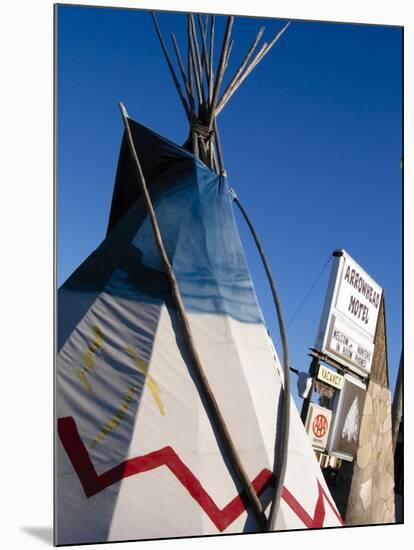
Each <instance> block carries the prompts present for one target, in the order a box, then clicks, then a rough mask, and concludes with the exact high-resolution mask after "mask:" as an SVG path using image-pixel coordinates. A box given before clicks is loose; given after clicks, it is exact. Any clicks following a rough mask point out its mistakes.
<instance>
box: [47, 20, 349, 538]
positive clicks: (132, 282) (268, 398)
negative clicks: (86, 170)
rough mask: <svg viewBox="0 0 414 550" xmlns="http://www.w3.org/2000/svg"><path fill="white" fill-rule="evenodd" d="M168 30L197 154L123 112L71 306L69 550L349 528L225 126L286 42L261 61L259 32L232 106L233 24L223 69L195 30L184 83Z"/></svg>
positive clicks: (61, 304)
mask: <svg viewBox="0 0 414 550" xmlns="http://www.w3.org/2000/svg"><path fill="white" fill-rule="evenodd" d="M153 19H154V23H155V29H156V32H157V34H158V37H159V40H160V44H161V47H162V50H163V52H164V56H165V59H166V61H167V65H168V67H169V70H170V72H171V75H172V77H173V80H174V83H175V86H176V88H177V91H178V93H179V97H180V100H181V102H182V105H183V107H184V111H185V114H186V116H187V118H188V121H189V127H190V131H189V137H188V140H187V141H186V143H185V144H184V145H183V146H179V145H176V144H174V143H172V142H171V141H169V140H168V139H166V138H164V137H162V136H160V135H158V134H156V133H155V132H154V131H152V130H150V129H148V128H145V127H144V126H142V125H141V124H139V123H138V122H136V121H134V120H132V119H131V118H130V117H129V116H128V114H127V112H126V109H125V108H124V107H123V106H122V105H121V112H122V119H123V122H124V125H125V132H124V137H123V141H122V145H121V151H120V156H119V161H118V169H117V175H116V181H115V186H114V192H113V199H112V205H111V210H110V216H109V223H108V232H107V235H106V238H105V239H104V241H103V242H102V243H101V245H100V246H99V247H98V248H97V249H96V250H95V251H94V252H93V253H92V254H91V255H90V256H89V257H88V258H87V259H86V260H85V261H84V262H83V263H82V264H81V265H80V267H79V268H78V269H77V270H76V271H75V272H74V273H73V274H72V275H71V276H70V277H69V279H68V280H67V281H66V282H65V283H64V284H63V285H62V287H61V288H60V289H59V293H58V320H57V322H58V327H57V328H58V331H57V333H58V355H57V362H56V420H57V437H56V453H55V456H56V500H55V502H56V522H55V526H56V531H55V534H56V542H57V543H58V544H76V543H78V544H79V543H92V542H102V541H121V540H131V539H149V538H162V537H180V536H197V535H208V534H217V533H242V532H259V531H265V530H272V531H275V530H276V531H277V530H286V529H302V528H310V527H313V528H315V527H325V526H339V525H341V524H342V522H341V518H340V516H339V514H338V511H337V509H336V506H335V504H334V503H333V500H332V497H331V496H330V494H329V490H328V488H327V486H326V484H325V481H324V478H323V476H322V473H321V471H320V468H319V466H318V464H317V461H316V458H315V456H314V452H313V450H312V447H311V445H310V442H309V440H308V436H307V434H306V433H305V430H304V428H303V425H302V423H301V420H300V418H299V415H298V413H297V411H296V408H295V407H294V405H293V404H292V406H290V393H289V379H288V377H289V375H288V371H287V346H286V339H285V335H284V332H283V329H282V337H283V342H284V345H283V349H284V361H283V364H284V368H282V367H281V365H280V362H279V359H278V356H277V354H276V351H275V349H274V346H273V344H272V342H271V339H270V337H269V335H268V332H267V330H266V327H265V323H264V320H263V315H262V312H261V310H260V307H259V305H258V302H257V298H256V294H255V290H254V286H253V283H252V280H251V277H250V274H249V270H248V267H247V263H246V258H245V255H244V252H243V248H242V244H241V241H240V237H239V234H238V230H237V227H236V222H235V218H234V213H233V202H234V201H236V204H238V205H239V206H240V207H241V205H240V202H239V201H238V199H237V197H236V196H235V194H234V192H231V190H230V188H229V186H228V182H227V177H226V173H225V168H224V163H223V155H222V152H221V147H220V140H219V133H218V128H217V120H216V118H217V116H218V114H219V113H220V111H221V110H222V109H223V108H224V106H225V105H226V104H227V102H228V100H229V99H230V97H231V96H232V95H233V94H234V93H235V92H236V90H237V89H238V88H239V86H240V84H241V83H242V82H243V81H244V79H245V78H246V77H247V76H248V75H249V74H250V73H251V71H252V70H253V69H254V67H255V66H256V65H257V63H259V62H260V60H261V59H263V57H264V56H265V55H266V54H267V53H268V51H269V50H270V49H271V47H272V46H273V45H274V44H275V43H276V42H277V40H278V39H279V38H280V37H281V36H282V34H283V33H284V31H285V30H286V28H287V26H288V25H285V26H284V27H283V28H282V30H281V31H279V32H278V33H277V34H276V36H275V37H274V38H273V40H271V41H270V42H269V43H268V44H266V43H264V44H263V45H262V46H261V47H258V44H259V42H260V40H261V37H262V35H263V32H264V29H260V31H259V34H258V36H257V37H256V38H255V40H254V41H253V43H252V45H251V47H250V48H249V50H248V52H247V54H246V56H245V58H244V59H243V61H242V63H241V65H240V68H239V69H238V70H237V71H236V73H235V74H234V75H233V77H232V78H230V80H229V83H228V85H227V87H226V88H225V89H224V91H221V88H222V82H223V75H224V71H225V69H226V67H227V65H228V61H229V56H230V53H231V51H232V40H231V30H232V25H233V17H228V18H227V24H226V28H225V31H224V37H223V40H222V44H221V48H220V52H219V55H216V56H215V55H214V44H215V40H214V36H215V18H214V16H211V17H205V18H203V17H201V16H198V17H197V23H198V25H197V28H196V24H195V23H196V19H195V18H194V17H193V16H192V15H189V16H188V17H187V31H188V32H187V35H188V44H187V55H186V60H185V61H184V60H183V57H182V54H181V52H180V49H179V46H178V43H177V40H176V39H175V37H174V35H172V43H173V48H174V51H175V55H176V62H175V67H177V68H178V71H177V69H176V68H174V63H173V60H172V58H171V56H170V53H169V52H168V50H167V47H166V44H165V42H164V39H163V36H162V33H161V30H160V27H159V25H158V22H157V20H156V18H155V15H153ZM256 50H257V53H255V52H256ZM215 57H216V58H218V61H217V62H216V63H215ZM241 208H242V207H241ZM242 212H243V214H244V215H246V214H245V211H244V209H242ZM247 220H248V218H247ZM248 223H250V221H249V220H248ZM254 236H255V238H256V240H257V236H256V235H255V234H254ZM257 243H258V241H257ZM258 245H259V250H260V252H261V253H262V250H261V247H260V243H258ZM262 257H264V256H263V254H262ZM265 267H266V269H267V272H268V274H269V278H270V281H271V282H272V279H271V275H270V271H269V269H268V266H267V264H266V265H265ZM272 291H273V294H274V297H275V303H276V306H277V311H278V315H279V317H280V307H279V303H278V300H277V294H276V290H275V287H274V284H273V282H272ZM282 327H283V325H282Z"/></svg>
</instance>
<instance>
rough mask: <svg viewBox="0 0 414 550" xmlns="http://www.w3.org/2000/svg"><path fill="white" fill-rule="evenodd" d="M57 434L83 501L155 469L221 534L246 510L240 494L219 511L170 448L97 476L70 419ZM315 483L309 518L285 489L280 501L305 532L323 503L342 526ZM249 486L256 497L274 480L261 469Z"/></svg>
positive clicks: (319, 521) (315, 524)
mask: <svg viewBox="0 0 414 550" xmlns="http://www.w3.org/2000/svg"><path fill="white" fill-rule="evenodd" d="M58 433H59V437H60V439H61V441H62V444H63V447H64V448H65V451H66V453H67V454H68V457H69V459H70V461H71V463H72V466H73V467H74V469H75V471H76V473H77V475H78V477H79V480H80V482H81V484H82V487H83V489H84V491H85V494H86V496H87V497H91V496H93V495H96V494H97V493H99V492H100V491H103V490H104V489H106V488H107V487H109V486H110V485H112V484H114V483H117V482H118V481H120V480H121V479H123V478H126V477H128V476H132V475H136V474H140V473H142V472H147V471H149V470H153V469H154V468H158V467H159V466H166V467H167V468H169V470H170V471H171V472H172V473H173V474H174V475H175V477H176V478H177V479H178V480H179V481H180V483H181V484H182V485H183V486H184V487H185V488H186V489H187V491H188V492H189V493H190V495H191V496H192V497H193V499H194V500H195V501H197V502H198V504H199V505H200V507H201V508H202V509H203V510H204V512H205V513H206V514H207V515H208V516H209V518H210V519H211V521H212V522H213V523H214V525H215V526H216V527H217V529H218V530H219V531H224V530H225V529H226V528H227V527H228V526H229V525H230V524H231V523H233V521H234V520H235V519H237V518H238V517H239V516H240V514H242V513H243V511H244V510H245V509H246V506H245V503H244V501H243V498H242V496H241V494H239V495H237V496H236V497H235V498H234V499H233V500H231V501H230V502H229V503H228V504H227V505H226V506H225V507H224V508H223V509H222V510H221V509H220V508H219V507H218V506H217V505H216V503H215V502H214V500H213V499H212V498H211V497H210V495H209V494H208V493H207V491H206V490H205V489H204V487H203V486H202V485H201V483H200V482H199V480H198V479H197V478H196V477H195V475H194V474H193V473H192V471H191V470H190V469H189V468H188V467H187V466H186V465H185V464H184V462H183V461H182V460H181V459H180V458H179V456H178V455H177V454H176V452H175V451H174V449H173V448H172V447H163V448H162V449H158V450H157V451H154V452H152V453H148V454H146V455H143V456H137V457H135V458H129V459H128V460H125V461H124V462H122V463H120V464H118V465H117V466H115V467H114V468H111V469H110V470H107V471H106V472H103V473H102V474H100V475H98V474H97V473H96V470H95V468H94V465H93V464H92V461H91V459H90V456H89V453H88V450H87V449H86V447H85V445H84V443H83V441H82V439H81V438H80V435H79V432H78V428H77V426H76V422H75V420H74V418H73V417H71V416H67V417H64V418H59V419H58ZM316 481H317V484H318V500H317V502H316V506H315V511H314V514H313V517H311V516H310V515H309V514H308V513H307V512H306V510H305V509H304V508H303V507H302V506H301V504H300V503H299V502H298V501H297V500H296V498H295V497H294V496H293V495H292V493H290V492H289V491H288V489H286V487H284V488H283V492H282V498H283V500H284V501H285V502H286V503H287V504H288V505H289V507H290V508H291V509H292V510H293V512H294V513H295V514H296V515H297V516H298V517H299V518H300V520H301V521H302V522H303V523H304V525H305V526H306V527H308V528H320V527H323V523H324V519H325V504H324V502H325V501H326V502H327V503H328V504H329V506H330V508H331V509H332V511H333V513H334V514H335V516H336V517H337V518H338V521H339V522H340V524H341V525H342V524H343V523H342V519H341V517H340V515H339V514H338V512H337V510H336V508H335V506H334V505H333V504H332V502H331V500H330V499H329V497H328V496H327V494H326V493H325V491H324V489H323V487H322V485H321V484H320V483H319V480H316ZM252 484H253V487H254V489H255V491H256V492H257V494H258V495H259V496H260V495H261V494H262V493H263V492H264V491H265V490H266V489H267V488H268V487H273V486H274V484H275V478H274V476H273V474H272V472H270V470H268V469H263V470H262V471H261V472H260V473H259V475H258V476H257V477H256V478H255V479H254V480H253V481H252Z"/></svg>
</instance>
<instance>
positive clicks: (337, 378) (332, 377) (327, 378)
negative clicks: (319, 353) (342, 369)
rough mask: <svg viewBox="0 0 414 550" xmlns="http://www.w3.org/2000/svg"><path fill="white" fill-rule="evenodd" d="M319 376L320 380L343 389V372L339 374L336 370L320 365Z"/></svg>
mask: <svg viewBox="0 0 414 550" xmlns="http://www.w3.org/2000/svg"><path fill="white" fill-rule="evenodd" d="M317 378H318V380H321V381H322V382H325V383H326V384H329V385H330V386H333V387H334V388H337V389H338V390H341V389H342V387H343V385H344V377H343V376H342V375H341V374H338V373H337V372H335V371H334V370H332V369H328V368H327V367H324V366H323V365H319V369H318V374H317Z"/></svg>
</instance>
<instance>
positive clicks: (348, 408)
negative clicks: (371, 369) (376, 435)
mask: <svg viewBox="0 0 414 550" xmlns="http://www.w3.org/2000/svg"><path fill="white" fill-rule="evenodd" d="M365 395H366V386H365V384H363V383H362V382H361V381H360V380H357V379H356V378H354V377H353V376H350V375H349V374H346V375H345V376H344V387H343V388H342V390H341V391H340V392H337V393H336V395H335V397H334V402H333V415H334V417H333V423H332V429H331V433H330V436H329V442H328V453H329V454H331V455H333V456H337V457H339V458H342V459H343V460H348V461H352V460H353V459H354V457H355V455H356V452H357V449H358V439H359V429H360V426H361V419H362V412H363V410H364V403H365Z"/></svg>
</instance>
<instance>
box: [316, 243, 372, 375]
mask: <svg viewBox="0 0 414 550" xmlns="http://www.w3.org/2000/svg"><path fill="white" fill-rule="evenodd" d="M381 296H382V288H381V287H380V286H379V285H378V284H377V283H376V282H375V281H374V279H372V277H370V276H369V275H368V274H367V273H366V272H365V271H364V270H363V269H362V268H361V267H360V266H359V265H358V264H357V263H356V262H355V260H353V259H352V258H351V256H349V254H347V253H346V252H345V251H344V250H339V251H335V252H334V262H333V267H332V272H331V278H330V281H329V286H328V292H327V296H326V300H325V306H324V310H323V313H322V318H321V323H320V325H319V331H318V337H317V341H316V348H317V349H319V350H320V351H322V352H323V353H326V354H327V355H329V356H331V357H332V358H333V359H335V360H336V361H338V362H339V363H343V364H344V365H345V366H347V367H349V368H350V369H352V370H354V371H355V372H357V373H358V374H360V375H363V376H368V374H369V373H370V371H371V366H372V358H373V353H374V336H375V330H376V327H377V320H378V312H379V307H380V303H381Z"/></svg>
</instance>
